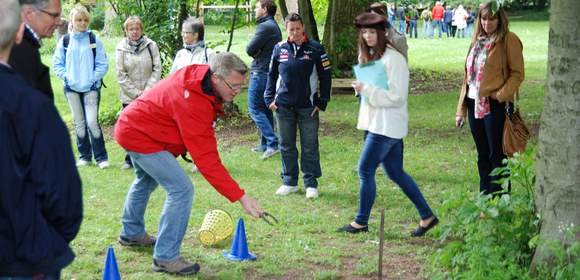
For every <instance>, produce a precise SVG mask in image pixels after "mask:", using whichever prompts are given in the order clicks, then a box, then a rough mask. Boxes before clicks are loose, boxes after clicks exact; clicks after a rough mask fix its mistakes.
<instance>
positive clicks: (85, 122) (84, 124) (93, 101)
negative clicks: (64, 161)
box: [65, 90, 108, 163]
mask: <svg viewBox="0 0 580 280" xmlns="http://www.w3.org/2000/svg"><path fill="white" fill-rule="evenodd" d="M65 96H66V98H67V100H68V105H69V106H70V110H71V112H72V116H73V122H74V127H75V134H76V136H77V149H78V151H79V154H80V159H82V160H86V161H91V160H92V157H93V155H94V157H95V160H96V161H97V163H98V162H102V161H105V160H108V155H107V150H106V149H105V139H104V138H103V132H102V130H101V125H100V124H99V103H100V101H101V93H100V91H98V90H92V91H88V92H74V91H67V90H65Z"/></svg>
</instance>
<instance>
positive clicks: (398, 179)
mask: <svg viewBox="0 0 580 280" xmlns="http://www.w3.org/2000/svg"><path fill="white" fill-rule="evenodd" d="M385 21H386V18H385V17H384V16H381V15H378V14H375V13H363V14H361V15H359V16H358V17H356V20H355V25H356V27H357V28H359V35H358V48H359V63H360V64H364V63H369V62H374V63H379V64H380V65H382V66H384V69H385V74H386V77H387V78H388V81H387V85H388V86H387V89H385V88H382V87H380V86H377V85H373V84H364V83H361V82H359V81H354V82H353V84H352V86H353V88H354V89H355V91H356V92H357V93H359V94H360V95H362V96H363V98H362V101H361V105H360V110H359V116H358V124H357V128H358V129H360V130H365V131H368V135H367V137H366V139H365V145H364V148H363V150H362V152H361V155H360V159H359V164H358V173H359V177H360V205H359V209H358V213H357V215H356V218H355V220H354V221H353V222H352V223H350V224H347V225H345V226H343V227H341V228H339V229H338V231H339V232H348V233H359V232H365V231H368V220H369V216H370V213H371V209H372V207H373V203H374V200H375V196H376V182H375V173H376V170H377V168H378V167H379V165H382V166H383V168H384V170H385V173H386V174H387V175H388V176H389V178H391V180H393V181H394V182H395V183H396V184H397V185H399V187H400V188H401V189H402V190H403V192H404V193H405V195H407V197H408V198H409V199H410V200H411V201H412V202H413V204H414V205H415V207H416V208H417V210H418V211H419V215H420V216H421V222H420V224H419V227H418V228H417V229H416V230H414V231H413V232H412V233H411V235H412V236H423V235H424V234H425V233H426V232H427V231H428V230H430V229H431V228H433V227H434V226H435V225H436V224H437V223H438V222H439V220H438V219H437V217H435V215H434V214H433V212H432V211H431V208H429V205H428V204H427V202H426V201H425V198H423V195H422V194H421V191H420V190H419V187H417V184H416V183H415V181H414V180H413V178H411V177H410V176H409V175H407V173H405V171H404V170H403V137H405V136H406V135H407V130H408V113H407V95H408V89H409V68H408V66H407V61H406V60H405V58H404V57H403V55H402V54H401V53H400V52H398V51H397V50H396V49H394V48H393V46H392V44H391V42H390V41H389V39H388V38H387V37H386V36H385V32H383V30H384V24H385Z"/></svg>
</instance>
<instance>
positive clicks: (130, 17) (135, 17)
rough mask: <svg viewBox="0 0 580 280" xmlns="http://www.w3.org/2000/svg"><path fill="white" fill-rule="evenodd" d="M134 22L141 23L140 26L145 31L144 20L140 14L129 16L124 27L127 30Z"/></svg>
mask: <svg viewBox="0 0 580 280" xmlns="http://www.w3.org/2000/svg"><path fill="white" fill-rule="evenodd" d="M132 23H137V24H139V27H141V31H143V22H142V21H141V19H140V18H139V17H138V16H129V17H128V18H127V20H125V23H123V29H125V31H127V28H129V25H130V24H132Z"/></svg>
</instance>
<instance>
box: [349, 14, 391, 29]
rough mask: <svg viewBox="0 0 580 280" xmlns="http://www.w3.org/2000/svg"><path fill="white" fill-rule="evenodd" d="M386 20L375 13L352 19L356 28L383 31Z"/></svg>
mask: <svg viewBox="0 0 580 280" xmlns="http://www.w3.org/2000/svg"><path fill="white" fill-rule="evenodd" d="M386 23H387V18H386V17H384V16H381V15H379V14H376V13H362V14H360V15H358V16H357V17H356V18H355V19H354V25H355V26H356V27H357V28H375V29H379V30H382V29H385V24H386Z"/></svg>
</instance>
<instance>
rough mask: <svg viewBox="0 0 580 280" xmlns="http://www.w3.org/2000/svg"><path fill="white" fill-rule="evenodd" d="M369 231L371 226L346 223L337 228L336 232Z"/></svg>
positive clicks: (354, 232)
mask: <svg viewBox="0 0 580 280" xmlns="http://www.w3.org/2000/svg"><path fill="white" fill-rule="evenodd" d="M368 231H369V227H368V226H365V227H362V228H355V227H353V226H351V225H350V224H348V225H345V226H343V227H340V228H338V229H337V230H336V232H348V233H352V234H356V233H359V232H368Z"/></svg>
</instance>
